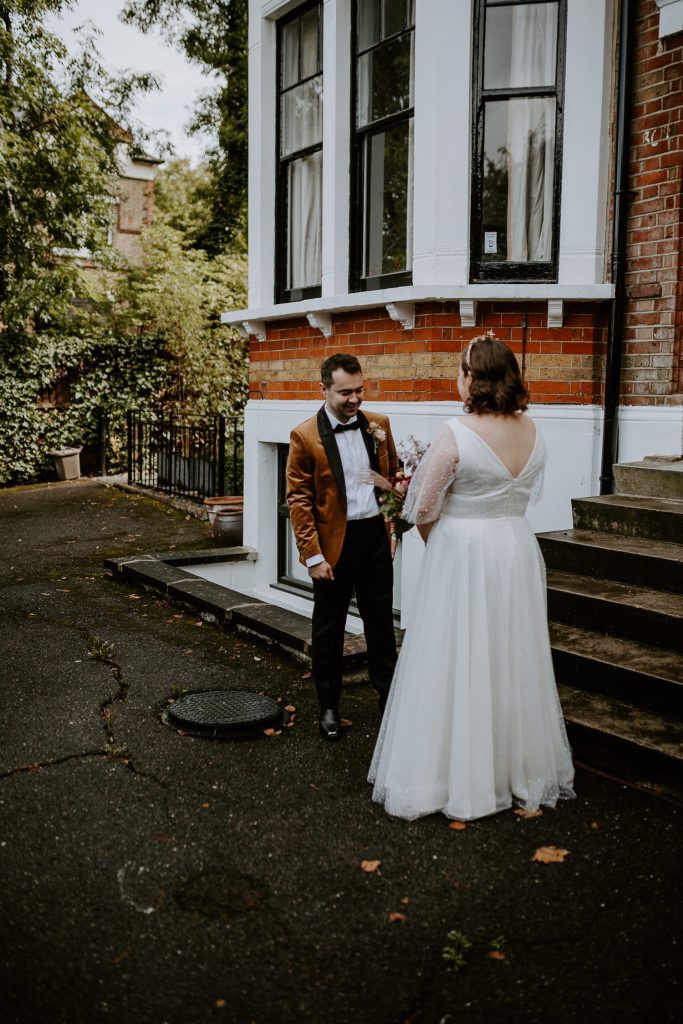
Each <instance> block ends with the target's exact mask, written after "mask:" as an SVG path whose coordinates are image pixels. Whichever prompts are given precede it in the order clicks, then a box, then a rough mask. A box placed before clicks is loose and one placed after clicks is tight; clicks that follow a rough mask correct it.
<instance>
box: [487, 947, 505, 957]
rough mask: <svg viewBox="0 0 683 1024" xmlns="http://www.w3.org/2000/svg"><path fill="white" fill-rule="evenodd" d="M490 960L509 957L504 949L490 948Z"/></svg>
mask: <svg viewBox="0 0 683 1024" xmlns="http://www.w3.org/2000/svg"><path fill="white" fill-rule="evenodd" d="M488 957H489V960H505V959H507V956H506V954H505V953H504V952H503V950H502V949H490V950H489V952H488Z"/></svg>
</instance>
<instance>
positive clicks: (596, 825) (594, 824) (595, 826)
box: [591, 821, 600, 828]
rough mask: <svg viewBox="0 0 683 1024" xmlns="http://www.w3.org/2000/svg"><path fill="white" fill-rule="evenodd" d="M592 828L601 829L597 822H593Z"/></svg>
mask: <svg viewBox="0 0 683 1024" xmlns="http://www.w3.org/2000/svg"><path fill="white" fill-rule="evenodd" d="M591 828H600V825H599V824H598V823H597V821H592V822H591Z"/></svg>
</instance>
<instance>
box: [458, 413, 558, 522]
mask: <svg viewBox="0 0 683 1024" xmlns="http://www.w3.org/2000/svg"><path fill="white" fill-rule="evenodd" d="M448 426H449V427H450V429H451V431H452V433H453V436H454V438H455V441H456V443H457V445H458V450H459V453H460V461H459V463H458V469H457V472H456V475H455V480H454V481H453V483H452V484H451V486H450V488H449V489H448V493H447V496H446V500H445V502H444V506H443V510H442V511H443V513H445V514H446V515H449V516H455V517H456V518H468V519H469V518H472V519H499V518H513V517H516V516H523V515H524V513H525V512H526V508H527V505H528V504H529V500H530V499H531V498H532V496H534V495H535V493H536V491H537V490H538V488H539V485H540V482H541V477H542V473H543V466H544V464H545V445H544V443H543V438H542V437H541V434H540V432H539V430H538V427H537V426H536V425H535V424H534V426H535V427H536V439H535V442H534V446H533V449H532V451H531V454H530V456H529V458H528V460H527V462H526V465H525V466H524V468H523V469H522V471H521V472H520V473H519V474H518V476H512V474H511V473H510V471H509V469H508V468H507V467H506V466H505V464H504V463H503V462H502V461H501V460H500V458H499V457H498V456H497V455H496V453H495V452H494V451H493V449H492V448H490V447H489V445H488V444H487V443H486V441H484V439H483V438H481V437H480V436H479V434H476V433H475V432H474V431H473V430H471V429H470V428H469V427H466V426H464V425H463V424H462V423H461V422H459V420H457V419H452V420H449V421H448Z"/></svg>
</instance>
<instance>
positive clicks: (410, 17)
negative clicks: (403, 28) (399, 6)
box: [406, 0, 415, 28]
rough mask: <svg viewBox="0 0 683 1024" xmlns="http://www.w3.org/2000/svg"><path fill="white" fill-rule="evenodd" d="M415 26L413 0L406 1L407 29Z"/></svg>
mask: <svg viewBox="0 0 683 1024" xmlns="http://www.w3.org/2000/svg"><path fill="white" fill-rule="evenodd" d="M414 24H415V0H408V21H407V23H406V25H407V28H411V27H412V26H413V25H414Z"/></svg>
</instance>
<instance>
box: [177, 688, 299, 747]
mask: <svg viewBox="0 0 683 1024" xmlns="http://www.w3.org/2000/svg"><path fill="white" fill-rule="evenodd" d="M167 714H168V720H169V722H170V724H171V725H173V726H175V727H177V728H180V729H183V730H184V732H187V733H189V734H190V735H191V736H209V737H213V738H219V737H235V736H253V735H255V734H256V733H259V732H261V731H262V730H263V729H279V728H280V727H281V726H282V725H283V723H284V720H285V717H286V712H284V711H283V709H282V708H281V707H280V705H279V704H278V702H277V701H276V700H273V698H272V697H264V696H263V695H262V694H260V693H249V692H248V691H245V690H218V691H214V692H209V693H188V694H187V695H186V696H185V697H181V698H180V699H179V700H176V701H174V702H173V704H171V705H170V707H169V708H168V712H167Z"/></svg>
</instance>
